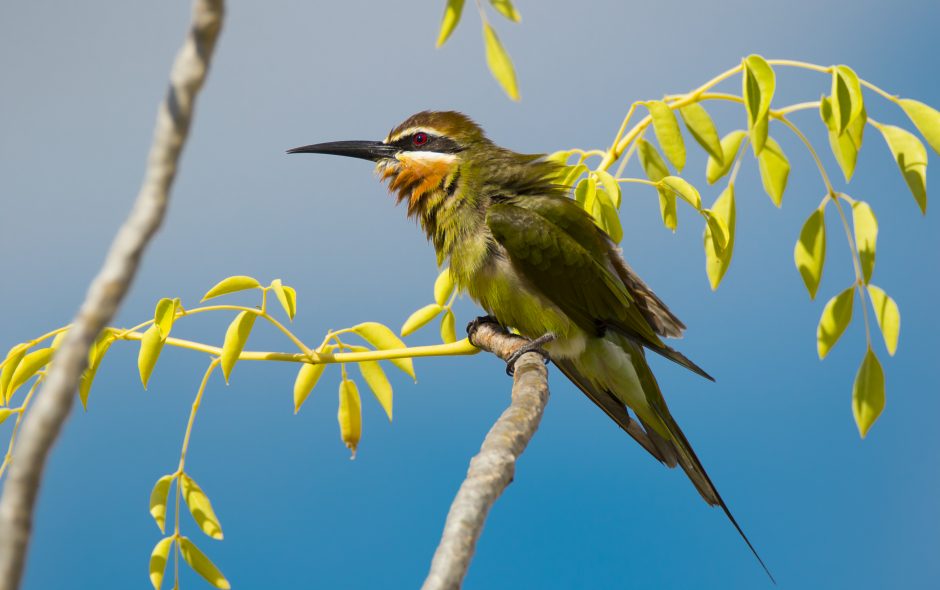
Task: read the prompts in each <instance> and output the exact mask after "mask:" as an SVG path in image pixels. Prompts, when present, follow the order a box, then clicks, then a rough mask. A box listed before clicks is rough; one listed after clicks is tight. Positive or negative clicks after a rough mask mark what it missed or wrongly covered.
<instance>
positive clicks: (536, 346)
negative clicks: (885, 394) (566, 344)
mask: <svg viewBox="0 0 940 590" xmlns="http://www.w3.org/2000/svg"><path fill="white" fill-rule="evenodd" d="M554 339H555V335H554V334H552V333H551V332H549V333H547V334H543V335H541V336H539V337H538V338H536V339H535V340H531V341H529V342H527V343H526V344H523V345H522V346H520V347H519V348H517V349H516V351H515V352H513V353H512V354H511V355H509V358H507V359H506V374H507V375H509V376H510V377H512V376H513V375H515V373H516V361H518V360H519V357H521V356H522V355H524V354H525V353H527V352H534V353H536V354H539V355H541V356H542V361H543V362H544V363H545V364H546V365H547V364H548V361H550V360H552V359H551V357H550V356H549V355H548V352H546V351H545V349H544V348H542V346H543V345H545V344H548V343H549V342H551V341H552V340H554Z"/></svg>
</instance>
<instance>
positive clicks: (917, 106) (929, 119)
mask: <svg viewBox="0 0 940 590" xmlns="http://www.w3.org/2000/svg"><path fill="white" fill-rule="evenodd" d="M898 104H899V105H901V108H902V109H904V112H905V113H907V116H908V117H910V119H911V121H913V123H914V126H915V127H917V130H918V131H920V134H921V135H923V136H924V139H926V140H927V143H929V144H930V147H932V148H933V151H935V152H937V153H938V154H940V111H937V110H936V109H933V108H931V107H929V106H927V105H925V104H924V103H922V102H918V101H916V100H911V99H910V98H902V99H899V100H898Z"/></svg>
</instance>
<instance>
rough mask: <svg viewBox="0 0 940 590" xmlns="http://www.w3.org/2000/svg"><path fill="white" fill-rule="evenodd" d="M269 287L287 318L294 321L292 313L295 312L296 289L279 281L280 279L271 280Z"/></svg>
mask: <svg viewBox="0 0 940 590" xmlns="http://www.w3.org/2000/svg"><path fill="white" fill-rule="evenodd" d="M271 288H272V289H273V290H274V294H275V295H277V300H278V302H279V303H280V304H281V307H282V308H284V313H286V314H287V317H288V319H290V320H291V321H294V315H295V314H296V313H297V291H296V290H294V288H293V287H288V286H286V285H284V284H282V283H281V279H274V280H273V281H271Z"/></svg>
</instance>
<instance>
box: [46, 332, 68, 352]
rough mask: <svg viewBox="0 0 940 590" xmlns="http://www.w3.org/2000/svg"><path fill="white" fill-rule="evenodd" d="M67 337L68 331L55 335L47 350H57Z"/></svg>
mask: <svg viewBox="0 0 940 590" xmlns="http://www.w3.org/2000/svg"><path fill="white" fill-rule="evenodd" d="M68 335H69V331H68V330H62V331H61V332H59V333H58V334H56V335H55V338H53V339H52V344H50V345H49V348H51V349H52V350H59V346H61V344H62V343H63V342H65V337H66V336H68Z"/></svg>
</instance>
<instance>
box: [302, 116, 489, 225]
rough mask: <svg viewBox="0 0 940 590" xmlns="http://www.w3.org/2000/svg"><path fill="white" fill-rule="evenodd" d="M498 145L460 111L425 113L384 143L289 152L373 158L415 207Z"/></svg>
mask: <svg viewBox="0 0 940 590" xmlns="http://www.w3.org/2000/svg"><path fill="white" fill-rule="evenodd" d="M491 145H492V144H491V143H490V142H489V140H488V139H486V136H485V135H484V134H483V130H482V129H481V128H480V127H479V125H477V124H476V123H474V122H473V121H472V120H471V119H470V117H467V116H466V115H464V114H462V113H458V112H456V111H423V112H420V113H418V114H416V115H412V116H411V117H408V119H406V120H405V121H404V122H402V123H401V124H400V125H398V126H396V127H395V128H394V129H392V131H391V132H390V133H389V134H388V136H387V137H386V138H385V139H383V140H382V141H331V142H327V143H317V144H313V145H306V146H303V147H298V148H294V149H292V150H288V152H287V153H289V154H334V155H338V156H349V157H352V158H362V159H364V160H372V161H373V162H375V163H376V172H377V173H378V175H379V177H380V178H381V179H382V180H387V181H388V182H389V185H388V188H389V191H391V192H393V193H396V194H397V197H398V200H399V201H405V200H407V201H408V205H409V209H412V208H413V207H415V206H416V205H417V203H418V202H419V201H420V200H421V198H422V197H423V196H424V195H426V194H428V193H429V192H431V191H434V190H436V189H439V188H441V187H444V186H446V185H447V184H448V183H450V182H455V181H456V177H457V176H458V175H459V173H458V171H459V168H460V165H461V164H462V163H465V162H467V161H469V160H470V159H471V158H472V157H473V156H474V155H475V154H478V153H479V152H480V150H481V149H482V148H485V147H486V146H491Z"/></svg>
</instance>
